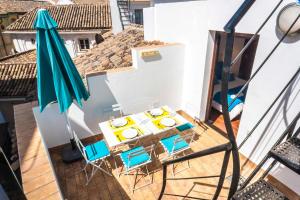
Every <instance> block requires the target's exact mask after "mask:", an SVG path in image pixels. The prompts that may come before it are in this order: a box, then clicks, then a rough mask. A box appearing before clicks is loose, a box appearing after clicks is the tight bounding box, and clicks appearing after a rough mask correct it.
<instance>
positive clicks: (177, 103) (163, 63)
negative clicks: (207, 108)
mask: <svg viewBox="0 0 300 200" xmlns="http://www.w3.org/2000/svg"><path fill="white" fill-rule="evenodd" d="M145 50H147V51H149V50H158V51H159V53H160V54H159V55H158V56H156V57H153V58H151V59H142V58H141V56H140V53H141V51H145ZM132 56H133V68H132V69H129V70H125V71H119V72H111V73H107V74H99V75H95V76H94V75H93V76H89V77H88V80H87V81H88V85H89V91H90V95H91V96H90V98H89V99H88V101H86V102H84V105H83V108H79V107H78V106H77V105H75V104H72V106H71V108H70V111H69V117H70V121H71V125H72V128H73V129H74V130H75V132H76V133H77V134H78V135H79V136H80V137H88V136H91V135H92V134H98V133H100V130H99V127H98V123H99V122H101V121H104V120H107V119H108V118H109V114H108V113H104V109H105V108H109V107H110V106H111V105H112V104H115V103H119V104H121V105H122V106H123V109H124V112H125V113H126V114H130V113H136V112H141V111H144V110H146V109H149V107H150V106H151V105H153V104H156V103H158V104H161V105H169V106H170V107H172V108H174V109H180V108H181V102H182V99H181V98H182V83H183V80H182V73H183V66H184V46H183V45H180V44H172V45H166V46H161V47H153V48H150V49H149V48H147V49H144V48H136V49H133V50H132ZM33 111H34V114H35V117H36V121H37V123H38V126H39V129H40V131H41V134H42V136H43V138H44V140H45V142H46V143H47V147H48V148H51V147H54V146H57V145H60V144H64V143H67V142H68V135H67V134H66V120H65V117H64V115H63V114H59V111H58V107H57V105H56V104H52V105H50V106H48V107H47V108H46V109H45V111H44V112H43V113H40V112H39V110H38V108H34V110H33Z"/></svg>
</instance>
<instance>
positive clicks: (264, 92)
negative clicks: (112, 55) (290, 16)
mask: <svg viewBox="0 0 300 200" xmlns="http://www.w3.org/2000/svg"><path fill="white" fill-rule="evenodd" d="M168 2H170V3H167V1H164V2H162V1H156V3H157V4H155V6H154V7H153V8H147V9H144V10H145V11H144V26H145V30H147V32H146V33H145V38H146V39H150V40H153V39H156V40H162V41H172V42H173V41H174V42H181V43H183V44H185V45H186V52H185V55H186V59H185V66H184V68H185V72H184V83H183V84H184V85H183V88H184V91H183V95H184V96H183V109H184V110H185V111H187V112H188V113H189V114H190V115H192V116H200V118H201V119H204V117H205V109H206V103H203V102H205V101H206V99H207V94H205V93H206V91H207V88H208V81H209V79H207V76H209V75H210V74H209V73H210V70H205V68H207V67H209V66H208V65H207V63H209V60H208V59H211V57H210V56H207V53H210V50H208V51H207V48H209V46H210V45H208V43H209V40H211V39H210V36H209V35H208V33H209V30H218V31H223V26H224V25H225V24H226V22H227V21H228V19H229V18H230V17H231V16H232V15H233V13H234V12H235V11H236V9H237V8H238V7H239V5H240V4H241V3H242V2H243V1H242V0H238V1H237V0H227V1H224V0H214V1H200V0H199V1H182V2H179V1H174V0H171V1H168ZM290 2H294V1H292V0H286V1H284V3H283V4H282V6H281V7H283V6H284V5H286V4H287V3H290ZM276 3H277V2H272V1H256V2H255V3H254V5H253V7H252V8H251V9H250V10H249V12H248V13H247V15H246V16H245V17H244V18H243V19H242V20H241V22H240V24H239V25H238V26H237V27H236V32H241V33H254V32H255V31H256V30H257V29H258V27H259V25H260V24H261V23H262V22H263V20H264V19H265V18H266V16H267V15H268V14H269V13H270V12H271V10H272V9H273V7H274V6H275V4H276ZM279 10H280V9H279ZM279 10H278V11H277V12H276V13H275V15H274V16H273V17H272V18H271V20H270V21H269V22H268V23H267V25H266V27H265V28H264V29H263V30H262V31H261V33H260V40H259V43H258V48H257V53H256V58H255V62H254V67H253V72H254V71H255V69H257V68H258V66H259V64H260V63H261V62H262V60H263V59H264V58H265V57H266V54H267V53H268V52H269V51H270V50H271V49H272V47H273V46H274V45H275V44H276V42H277V41H278V40H279V37H278V33H277V32H276V17H277V14H278V12H279ZM153 20H154V22H153ZM147 22H149V23H147ZM151 30H152V31H151ZM299 44H300V41H299V38H296V39H294V41H292V40H285V41H284V43H283V44H281V45H280V47H279V48H278V50H277V51H276V53H275V54H274V55H273V56H272V57H271V59H270V60H269V61H268V62H267V63H266V65H265V66H264V68H263V69H262V71H261V72H260V73H259V74H258V76H257V77H256V78H255V79H254V80H253V82H252V83H251V84H250V86H249V88H248V93H247V98H246V102H245V106H244V112H243V114H242V118H241V124H240V128H239V132H238V138H237V140H238V142H240V141H241V140H242V139H243V138H245V136H246V134H247V132H248V131H249V130H250V129H251V128H252V127H253V125H254V124H255V123H256V122H257V120H258V119H259V117H260V116H261V115H262V114H263V112H264V111H265V110H266V109H267V107H268V106H269V105H270V103H271V102H272V101H273V99H274V98H275V97H276V96H277V94H278V93H279V92H280V90H281V89H282V88H283V87H284V85H285V84H286V83H287V82H288V80H289V79H290V78H291V76H292V75H293V73H294V72H295V71H296V70H297V69H298V66H299V63H300V57H299V56H298V52H300V45H299ZM299 90H300V84H297V85H296V84H295V85H293V88H292V89H291V90H289V92H288V93H287V94H286V96H285V98H284V99H283V100H282V101H280V105H279V104H278V105H275V107H274V110H272V111H271V112H270V114H269V115H268V117H267V118H266V119H265V120H264V121H263V122H262V123H261V125H260V126H259V128H258V129H257V130H256V132H255V133H254V135H253V136H252V137H251V138H250V139H249V140H248V142H247V143H246V145H245V146H244V147H243V148H242V149H241V153H242V154H244V155H245V156H247V157H249V158H250V159H251V160H252V161H253V162H255V163H258V162H259V161H260V160H261V158H262V157H263V156H264V155H265V154H266V153H267V152H268V151H269V149H270V148H271V146H272V145H273V143H274V142H275V141H276V139H277V138H278V137H279V135H280V134H281V133H282V132H283V130H284V129H285V128H286V126H287V124H288V123H289V122H291V120H292V118H293V117H294V116H295V115H296V113H297V112H299V108H300V96H299V95H298V93H299ZM272 174H273V175H274V176H275V177H276V178H278V179H279V180H280V181H282V182H283V183H284V184H286V185H287V186H288V187H290V188H291V189H292V190H294V191H295V192H297V193H298V194H300V186H299V183H300V177H299V176H297V175H296V174H295V173H294V172H292V171H291V170H289V169H287V168H282V166H279V167H277V168H276V169H275V170H274V171H273V172H272ZM291 180H292V181H291Z"/></svg>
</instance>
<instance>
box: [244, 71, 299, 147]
mask: <svg viewBox="0 0 300 200" xmlns="http://www.w3.org/2000/svg"><path fill="white" fill-rule="evenodd" d="M299 72H300V67H299V69H298V70H297V71H296V72H295V74H294V75H293V76H292V78H291V79H290V80H289V82H288V83H287V84H286V85H285V87H284V88H283V89H282V90H281V92H280V93H279V94H278V96H277V97H276V98H275V99H274V101H273V102H272V103H271V105H270V106H269V107H268V109H267V110H266V111H265V112H264V114H263V115H262V116H261V117H260V119H259V120H258V121H257V123H256V124H255V125H254V126H253V128H252V129H251V130H250V131H249V133H248V134H247V135H246V137H245V138H244V140H243V141H242V142H241V143H240V145H239V147H238V149H241V148H242V147H243V145H244V144H245V143H246V141H247V140H248V139H249V138H250V137H251V135H252V134H253V133H254V131H255V130H256V128H257V127H258V126H259V124H260V123H261V122H262V121H263V119H264V118H265V117H266V116H267V114H268V113H269V112H270V110H271V109H272V108H273V106H274V105H275V104H276V102H277V101H278V100H279V99H280V97H281V96H282V95H283V93H284V92H285V91H286V89H287V88H288V87H289V86H290V85H291V83H293V82H294V81H295V79H296V78H297V77H298V75H299Z"/></svg>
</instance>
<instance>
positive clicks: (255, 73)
mask: <svg viewBox="0 0 300 200" xmlns="http://www.w3.org/2000/svg"><path fill="white" fill-rule="evenodd" d="M299 18H300V14H299V15H298V16H297V18H296V19H295V21H294V22H293V23H292V25H291V26H290V27H289V29H288V30H287V32H286V33H285V34H284V35H283V36H282V37H281V39H280V40H279V41H278V42H277V44H276V45H275V47H274V48H273V49H272V51H271V52H270V53H269V54H268V56H267V57H266V58H265V59H264V61H263V62H262V63H261V64H260V66H259V67H258V69H257V70H256V71H255V72H254V74H253V75H252V76H251V77H250V78H249V80H248V81H247V82H246V83H245V85H244V86H243V87H242V88H241V89H240V91H239V92H238V93H237V95H236V97H235V98H234V99H233V100H232V101H231V102H230V104H229V106H228V107H230V106H231V105H232V104H233V103H234V101H235V100H236V99H237V98H238V97H239V96H240V95H241V93H242V92H243V91H244V90H245V88H246V87H247V86H248V85H249V83H250V82H251V81H252V79H253V78H254V77H255V76H256V75H257V73H258V72H259V71H260V70H261V68H262V67H263V66H264V65H265V63H266V62H267V61H268V60H269V58H270V57H271V56H272V54H273V53H274V51H275V50H276V49H277V48H278V46H279V45H280V44H281V42H282V41H283V40H284V39H285V37H286V36H287V35H288V34H289V32H290V31H291V29H292V28H293V26H294V25H295V24H296V22H297V21H298V19H299Z"/></svg>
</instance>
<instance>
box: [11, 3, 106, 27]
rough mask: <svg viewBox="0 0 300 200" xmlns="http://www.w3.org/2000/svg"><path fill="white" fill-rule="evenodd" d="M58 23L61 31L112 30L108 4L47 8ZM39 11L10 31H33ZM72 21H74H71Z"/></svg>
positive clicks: (12, 25)
mask: <svg viewBox="0 0 300 200" xmlns="http://www.w3.org/2000/svg"><path fill="white" fill-rule="evenodd" d="M46 9H47V10H48V11H49V13H50V15H51V16H52V17H53V19H54V20H55V21H56V22H57V23H58V27H57V29H58V30H61V31H84V30H99V29H111V15H110V7H109V5H108V4H73V5H59V6H50V7H47V8H46ZM37 10H38V9H34V10H32V11H30V12H28V13H26V14H25V15H23V16H22V17H21V18H19V19H18V20H17V21H15V22H14V23H12V24H10V25H9V26H8V27H7V28H6V30H8V31H33V30H34V29H33V24H34V20H35V17H36V12H37ZM70 19H72V20H70Z"/></svg>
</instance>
